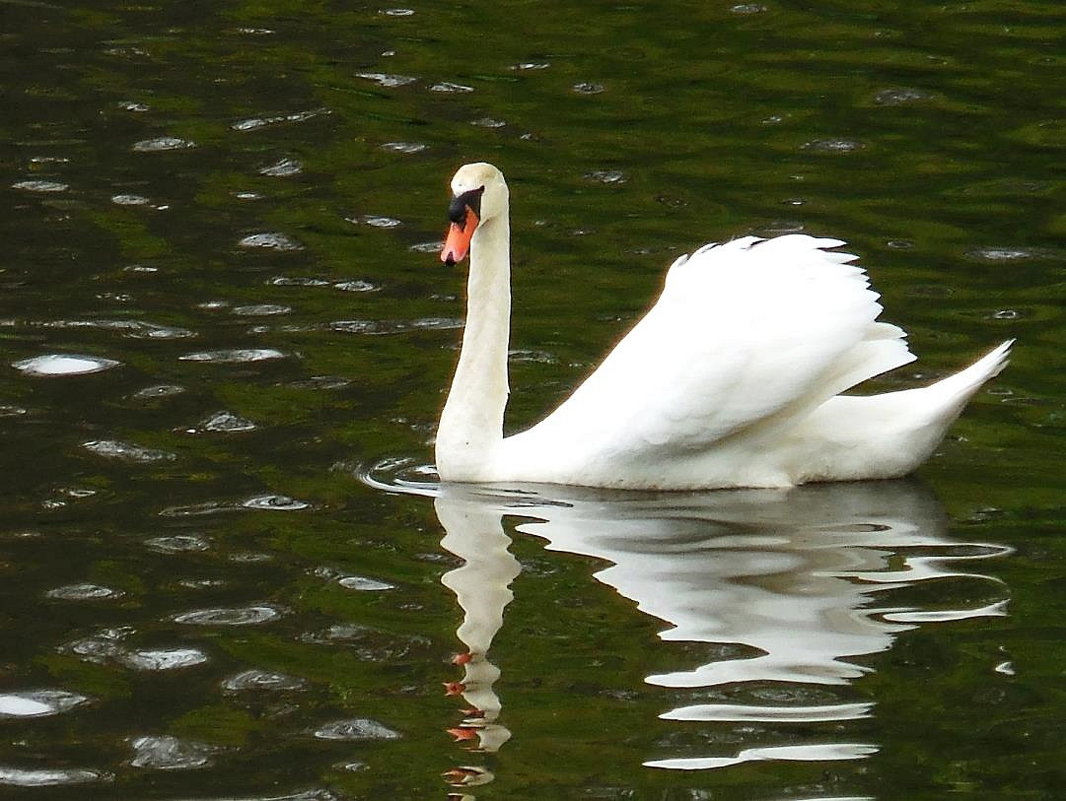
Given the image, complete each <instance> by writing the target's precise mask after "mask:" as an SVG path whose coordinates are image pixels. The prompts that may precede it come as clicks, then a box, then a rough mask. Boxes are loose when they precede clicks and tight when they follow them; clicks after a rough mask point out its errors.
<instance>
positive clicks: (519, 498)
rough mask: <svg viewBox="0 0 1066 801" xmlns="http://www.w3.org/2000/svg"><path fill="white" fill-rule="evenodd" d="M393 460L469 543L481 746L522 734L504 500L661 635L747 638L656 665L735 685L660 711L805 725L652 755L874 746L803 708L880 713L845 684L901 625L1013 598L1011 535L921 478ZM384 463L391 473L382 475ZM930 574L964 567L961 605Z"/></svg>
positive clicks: (658, 680)
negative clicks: (693, 487)
mask: <svg viewBox="0 0 1066 801" xmlns="http://www.w3.org/2000/svg"><path fill="white" fill-rule="evenodd" d="M380 467H381V466H379V468H378V469H377V470H372V471H369V472H367V473H366V474H364V480H366V481H368V482H369V483H372V484H373V485H375V486H377V487H379V488H391V489H392V490H393V491H400V492H411V493H417V494H423V493H424V494H428V495H432V496H433V497H434V506H435V509H436V513H437V516H438V518H439V520H440V523H441V525H442V527H443V528H444V530H445V537H444V539H443V540H442V541H441V544H442V546H443V547H444V548H446V549H447V550H449V551H451V552H452V553H454V554H455V555H456V556H459V557H460V558H462V559H463V560H464V564H463V566H462V567H459V568H457V569H455V570H452V571H450V572H448V573H446V574H445V575H444V576H443V577H442V582H443V583H444V584H445V585H446V586H447V587H448V588H449V589H451V590H452V591H453V592H454V593H455V594H456V598H457V601H458V603H459V606H460V607H461V609H462V610H463V620H462V623H461V625H460V626H459V628H458V630H457V636H458V638H459V640H460V641H461V642H462V643H463V644H464V645H465V646H466V651H465V652H464V653H462V654H460V655H459V656H457V657H456V659H455V660H454V661H455V663H456V664H457V665H461V666H462V667H463V671H464V673H463V676H462V677H461V678H460V679H459V680H458V681H456V682H454V683H452V684H451V685H450V686H449V693H450V694H456V695H461V696H462V698H463V699H464V700H465V702H466V703H467V704H469V705H470V707H471V708H470V709H467V710H465V711H464V712H463V716H464V717H463V720H462V722H461V723H460V724H459V726H458V727H457V728H456V729H454V730H452V731H453V732H454V733H455V734H456V736H457V739H460V740H462V739H473V738H475V737H476V738H477V750H479V751H481V752H487V753H492V752H495V751H497V750H498V749H499V748H500V747H501V746H503V745H504V744H505V743H506V742H507V740H508V739H510V737H511V736H512V733H511V731H509V730H508V728H507V727H506V725H505V724H504V723H503V722H502V721H504V720H506V712H505V710H504V709H503V705H502V703H501V701H500V697H499V696H498V694H497V691H496V688H497V686H506V676H505V675H504V676H502V677H501V672H500V669H499V668H498V667H496V666H495V665H494V664H493V663H492V662H491V661H490V659H489V650H490V647H491V645H492V642H493V639H494V637H495V636H496V635H497V634H498V633H499V631H500V629H501V628H502V627H503V624H504V609H505V607H506V606H507V605H508V604H509V603H510V602H511V601H512V599H513V593H512V589H511V585H512V583H513V582H514V580H515V579H516V578H517V576H518V575H519V573H520V567H519V563H518V561H517V560H516V559H515V557H514V556H513V555H512V554H511V552H510V550H509V546H510V544H511V541H510V537H509V536H508V535H507V533H506V532H505V528H504V518H505V517H516V518H517V519H518V522H517V525H516V526H515V528H516V530H517V531H518V532H521V533H523V534H531V535H533V536H535V537H538V538H540V539H543V540H545V541H546V547H547V548H548V549H549V550H552V551H561V552H565V553H570V554H576V555H580V556H585V557H591V558H593V559H596V560H600V561H603V562H607V563H609V567H606V568H604V569H601V570H599V571H598V572H596V573H595V578H596V579H597V580H599V581H601V582H603V583H604V584H606V585H608V586H610V587H612V588H613V589H614V590H616V591H617V592H618V593H619V594H620V595H622V596H623V597H625V598H628V599H630V600H632V601H634V602H636V604H637V608H638V609H639V610H640V611H641V612H643V613H644V614H646V615H649V616H651V617H654V618H656V619H658V620H661V621H663V622H664V623H666V624H668V627H667V628H665V629H663V630H662V631H661V632H660V633H659V637H660V639H661V640H662V641H663V642H664V643H671V642H690V643H711V644H715V645H718V646H722V647H724V648H725V649H726V650H727V651H732V653H731V654H730V653H727V654H726V655H724V656H721V657H718V658H715V659H714V660H712V661H710V662H708V663H706V664H703V665H700V666H699V667H697V668H695V669H685V670H677V671H672V672H667V673H658V674H652V675H648V676H646V678H645V681H646V682H647V683H648V684H651V685H657V686H661V687H672V688H683V689H686V690H699V691H700V693H701V694H702V695H705V694H706V691H708V690H709V689H712V688H717V689H718V690H719V691H720V697H721V698H722V699H729V700H732V701H733V702H731V703H730V702H724V701H723V702H715V703H693V704H686V705H683V706H679V707H675V708H673V709H669V710H666V711H664V712H663V713H662V714H661V718H662V719H664V720H671V721H678V722H679V723H681V724H682V725H683V724H684V723H686V722H698V723H703V724H706V723H714V724H718V725H721V726H723V727H729V728H731V729H732V730H733V731H734V733H737V732H743V731H744V726H745V725H746V724H749V723H751V722H755V721H761V722H771V723H774V724H780V725H781V726H784V727H786V728H787V727H789V726H795V727H796V729H797V733H796V734H795V735H794V736H793V737H792V738H791V740H792V741H785V742H775V741H773V739H769V740H768V741H763V740H764V738H766V735H765V734H764V733H761V732H757V733H755V734H751V735H741V736H740V737H739V738H738V739H739V740H740V744H739V745H737V746H736V747H735V749H734V750H733V751H732V752H730V753H725V754H722V753H706V754H699V755H685V756H672V755H670V754H669V753H665V754H654V755H652V754H649V755H648V758H647V759H646V761H645V762H644V764H645V765H646V766H648V767H653V768H663V769H674V770H708V769H721V768H728V767H732V766H735V765H740V764H742V763H746V762H752V761H766V760H770V761H784V762H792V761H819V762H821V761H836V760H852V759H862V758H865V757H868V756H870V755H871V754H874V753H876V752H877V751H878V748H879V744H877V743H868V742H861V741H851V740H850V739H848V738H847V731H848V730H847V728H843V729H840V730H839V734H834V735H832V737H831V738H830V739H829V741H826V734H825V729H820V730H819V733H818V734H815V735H813V736H812V735H810V734H805V733H804V732H805V731H806V728H805V724H824V723H833V722H836V723H845V722H847V721H853V720H861V719H865V718H869V717H871V716H875V715H876V714H877V710H876V701H869V700H861V699H862V697H861V696H859V697H849V694H848V692H847V689H846V688H849V687H852V686H854V685H855V683H856V682H857V681H859V680H861V678H862V677H863V676H864V675H866V674H868V673H869V672H870V671H871V670H872V668H870V667H869V666H868V665H866V664H864V662H863V660H862V657H864V656H867V655H870V654H876V653H880V652H883V651H887V650H889V649H890V648H891V647H892V645H893V642H894V640H895V639H896V637H897V636H898V635H899V634H900V633H901V632H904V631H907V630H909V629H912V628H915V627H916V626H918V625H922V624H930V623H935V622H942V621H951V620H962V619H967V618H978V617H996V616H1003V615H1005V614H1006V602H1007V597H1008V588H1007V587H1006V585H1004V584H1003V582H1002V581H1000V580H999V579H997V578H994V577H992V576H988V575H984V574H981V573H978V572H975V568H977V567H978V566H979V564H980V563H983V562H984V561H986V560H989V559H994V558H998V557H1002V556H1004V555H1006V554H1008V553H1010V549H1009V548H1007V547H1004V546H1000V545H995V544H990V543H963V542H959V541H958V540H956V539H954V538H951V537H949V536H948V535H947V530H946V529H947V520H946V516H945V514H944V510H943V508H942V506H941V505H940V503H939V502H938V501H937V499H936V498H935V496H934V495H933V494H932V493H931V492H930V491H929V490H928V489H927V488H926V487H924V486H923V485H921V484H919V483H917V482H912V481H892V482H869V483H853V484H835V485H820V486H817V485H816V486H807V487H800V488H796V489H792V490H729V491H715V492H706V493H696V494H689V493H685V494H672V493H666V494H659V495H641V494H636V495H632V494H618V493H604V492H597V491H594V490H581V489H575V488H563V487H535V486H515V487H506V486H500V487H495V486H493V487H483V488H481V487H467V486H461V485H439V486H435V485H433V484H432V483H429V482H425V481H420V480H418V479H419V478H421V476H420V475H419V471H418V470H417V469H416V470H414V471H412V470H411V469H410V467H409V465H405V464H404V463H403V462H402V461H399V462H393V463H389V464H387V465H386V468H387V470H386V471H382V470H381V469H380ZM387 472H389V473H392V476H391V477H388V478H383V476H384V475H385V473H387ZM422 472H424V471H422ZM932 582H945V583H947V582H951V585H950V587H949V588H948V589H946V590H945V591H943V592H942V593H941V594H940V596H939V597H940V598H941V601H940V602H941V603H945V604H950V602H951V601H952V600H953V599H958V600H957V601H956V603H957V604H958V605H950V606H947V607H945V608H936V609H926V608H921V607H919V606H915V605H910V604H905V603H903V604H901V603H900V602H899V601H898V600H896V598H897V597H898V595H899V591H900V590H904V589H914V588H917V587H918V586H919V585H923V584H926V583H932ZM976 598H980V599H983V600H982V601H975V600H973V599H976ZM989 599H992V600H989ZM812 686H813V687H824V686H835V687H840V688H845V689H842V690H841V691H840V692H839V693H838V697H839V699H840V700H839V701H838V702H837V703H828V704H827V703H824V702H822V703H811V699H814V698H820V697H823V694H822V693H818V692H810V691H809V690H808V689H805V688H811V687H812ZM768 688H772V689H769V690H768ZM767 696H770V697H772V698H776V699H778V702H776V703H773V702H767V700H766V697H767ZM737 701H740V702H739V703H738V702H737ZM546 703H551V702H550V701H547V702H546ZM805 739H814V740H816V741H815V742H804V740H805ZM486 770H487V769H486ZM478 776H479V778H480V779H484V774H478Z"/></svg>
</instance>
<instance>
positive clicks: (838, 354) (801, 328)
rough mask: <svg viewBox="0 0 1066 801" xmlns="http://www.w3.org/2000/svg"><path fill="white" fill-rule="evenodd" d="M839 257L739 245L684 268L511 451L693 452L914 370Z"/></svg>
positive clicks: (696, 256)
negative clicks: (904, 367)
mask: <svg viewBox="0 0 1066 801" xmlns="http://www.w3.org/2000/svg"><path fill="white" fill-rule="evenodd" d="M843 244H844V243H843V242H841V241H840V240H836V239H816V238H813V237H810V236H806V235H800V234H794V235H787V236H781V237H776V238H773V239H766V240H764V239H759V238H757V237H744V238H742V239H737V240H734V241H731V242H727V243H724V244H721V245H707V246H705V247H703V248H700V249H699V250H697V251H695V252H694V253H693V254H692V255H691V256H689V257H687V258H685V257H682V258H679V259H678V260H677V261H675V262H674V264H673V265H672V266H671V268H670V270H669V271H668V273H667V276H666V281H665V285H664V288H663V291H662V294H661V295H660V297H659V299H658V301H657V302H656V304H655V305H654V306H653V307H652V308H651V310H650V311H649V312H648V313H647V315H646V316H645V317H644V318H643V319H642V320H641V321H640V322H638V323H637V324H636V326H634V328H633V329H632V330H631V331H630V332H629V333H628V334H627V335H626V336H625V337H624V338H623V339H622V340H621V341H620V342H619V343H618V345H617V346H615V348H614V349H613V350H612V351H611V353H610V354H609V355H608V356H607V358H606V359H605V360H604V361H603V363H602V364H601V365H600V367H599V368H598V369H597V370H596V371H595V372H594V373H593V374H592V375H590V376H589V377H588V378H587V379H586V380H585V381H584V382H583V383H582V384H581V385H580V386H579V387H578V388H577V389H576V390H575V391H574V392H573V394H572V395H571V396H570V397H569V398H568V399H567V400H566V401H564V402H563V403H562V404H561V405H560V406H559V408H558V409H556V410H555V412H553V413H552V414H551V415H550V416H548V417H547V418H546V419H545V420H543V421H542V422H540V423H538V424H537V425H536V426H534V427H533V428H531V429H529V430H528V431H526V432H524V433H522V434H518V435H516V436H515V437H512V438H509V439H510V440H514V441H515V442H514V445H520V444H522V443H523V442H529V443H533V442H536V443H537V444H538V445H540V446H544V445H549V446H552V447H551V448H550V449H551V450H554V452H555V453H556V454H559V453H563V452H571V453H575V454H580V457H579V458H581V459H583V460H586V461H590V462H591V461H599V460H603V459H607V458H609V459H613V460H616V461H617V460H619V459H626V460H641V459H653V458H657V457H658V456H661V455H662V454H663V453H664V452H672V453H675V454H676V453H684V452H695V451H699V450H702V449H706V448H707V447H709V446H710V445H712V444H713V443H715V442H717V441H720V440H722V439H724V438H726V437H730V436H733V435H736V434H738V433H739V432H743V431H744V430H746V429H748V428H751V427H753V426H757V425H760V424H763V423H765V422H766V421H768V420H773V419H779V418H781V417H782V416H787V415H802V414H805V413H806V412H807V411H809V410H811V409H813V408H814V407H815V406H817V405H819V404H821V403H822V402H824V401H825V400H827V399H828V398H830V397H832V396H833V395H836V394H838V393H840V392H842V391H844V390H846V389H848V388H850V387H852V386H854V385H855V384H857V383H859V382H861V381H864V380H866V379H867V378H871V377H872V376H874V375H878V374H880V373H882V372H885V371H887V370H890V369H892V368H894V367H898V366H899V365H901V364H906V363H907V362H909V361H911V360H913V358H914V357H913V356H912V355H911V354H910V351H909V350H908V349H907V345H906V343H905V341H904V339H903V337H904V334H903V332H902V331H901V330H900V329H899V328H897V327H895V326H892V325H890V324H887V323H878V322H876V318H877V316H878V314H880V312H881V306H880V304H879V303H878V302H877V300H878V295H877V294H876V293H875V292H873V291H872V290H871V289H870V288H869V281H868V279H867V277H866V274H865V272H864V271H863V270H862V269H861V268H859V267H858V266H856V265H854V264H852V262H853V261H855V260H856V258H857V257H855V256H854V255H852V254H849V253H842V252H838V251H832V250H828V249H829V248H835V247H839V246H841V245H843ZM575 440H576V442H579V443H580V447H576V448H575V447H574V445H575ZM564 446H565V447H564Z"/></svg>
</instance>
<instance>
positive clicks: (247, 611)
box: [171, 604, 287, 626]
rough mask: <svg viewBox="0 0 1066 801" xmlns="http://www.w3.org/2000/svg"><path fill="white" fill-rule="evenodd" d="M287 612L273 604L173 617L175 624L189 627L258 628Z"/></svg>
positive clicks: (199, 610)
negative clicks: (257, 626)
mask: <svg viewBox="0 0 1066 801" xmlns="http://www.w3.org/2000/svg"><path fill="white" fill-rule="evenodd" d="M286 611H287V610H285V609H283V608H281V607H279V606H273V605H271V604H255V605H253V606H236V607H215V608H212V609H195V610H193V611H192V612H182V613H181V614H179V615H174V616H173V617H171V620H173V621H174V622H175V623H182V624H184V625H189V626H256V625H259V624H261V623H269V622H271V621H273V620H277V619H278V618H279V617H281V616H282V615H284V614H285V613H286Z"/></svg>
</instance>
